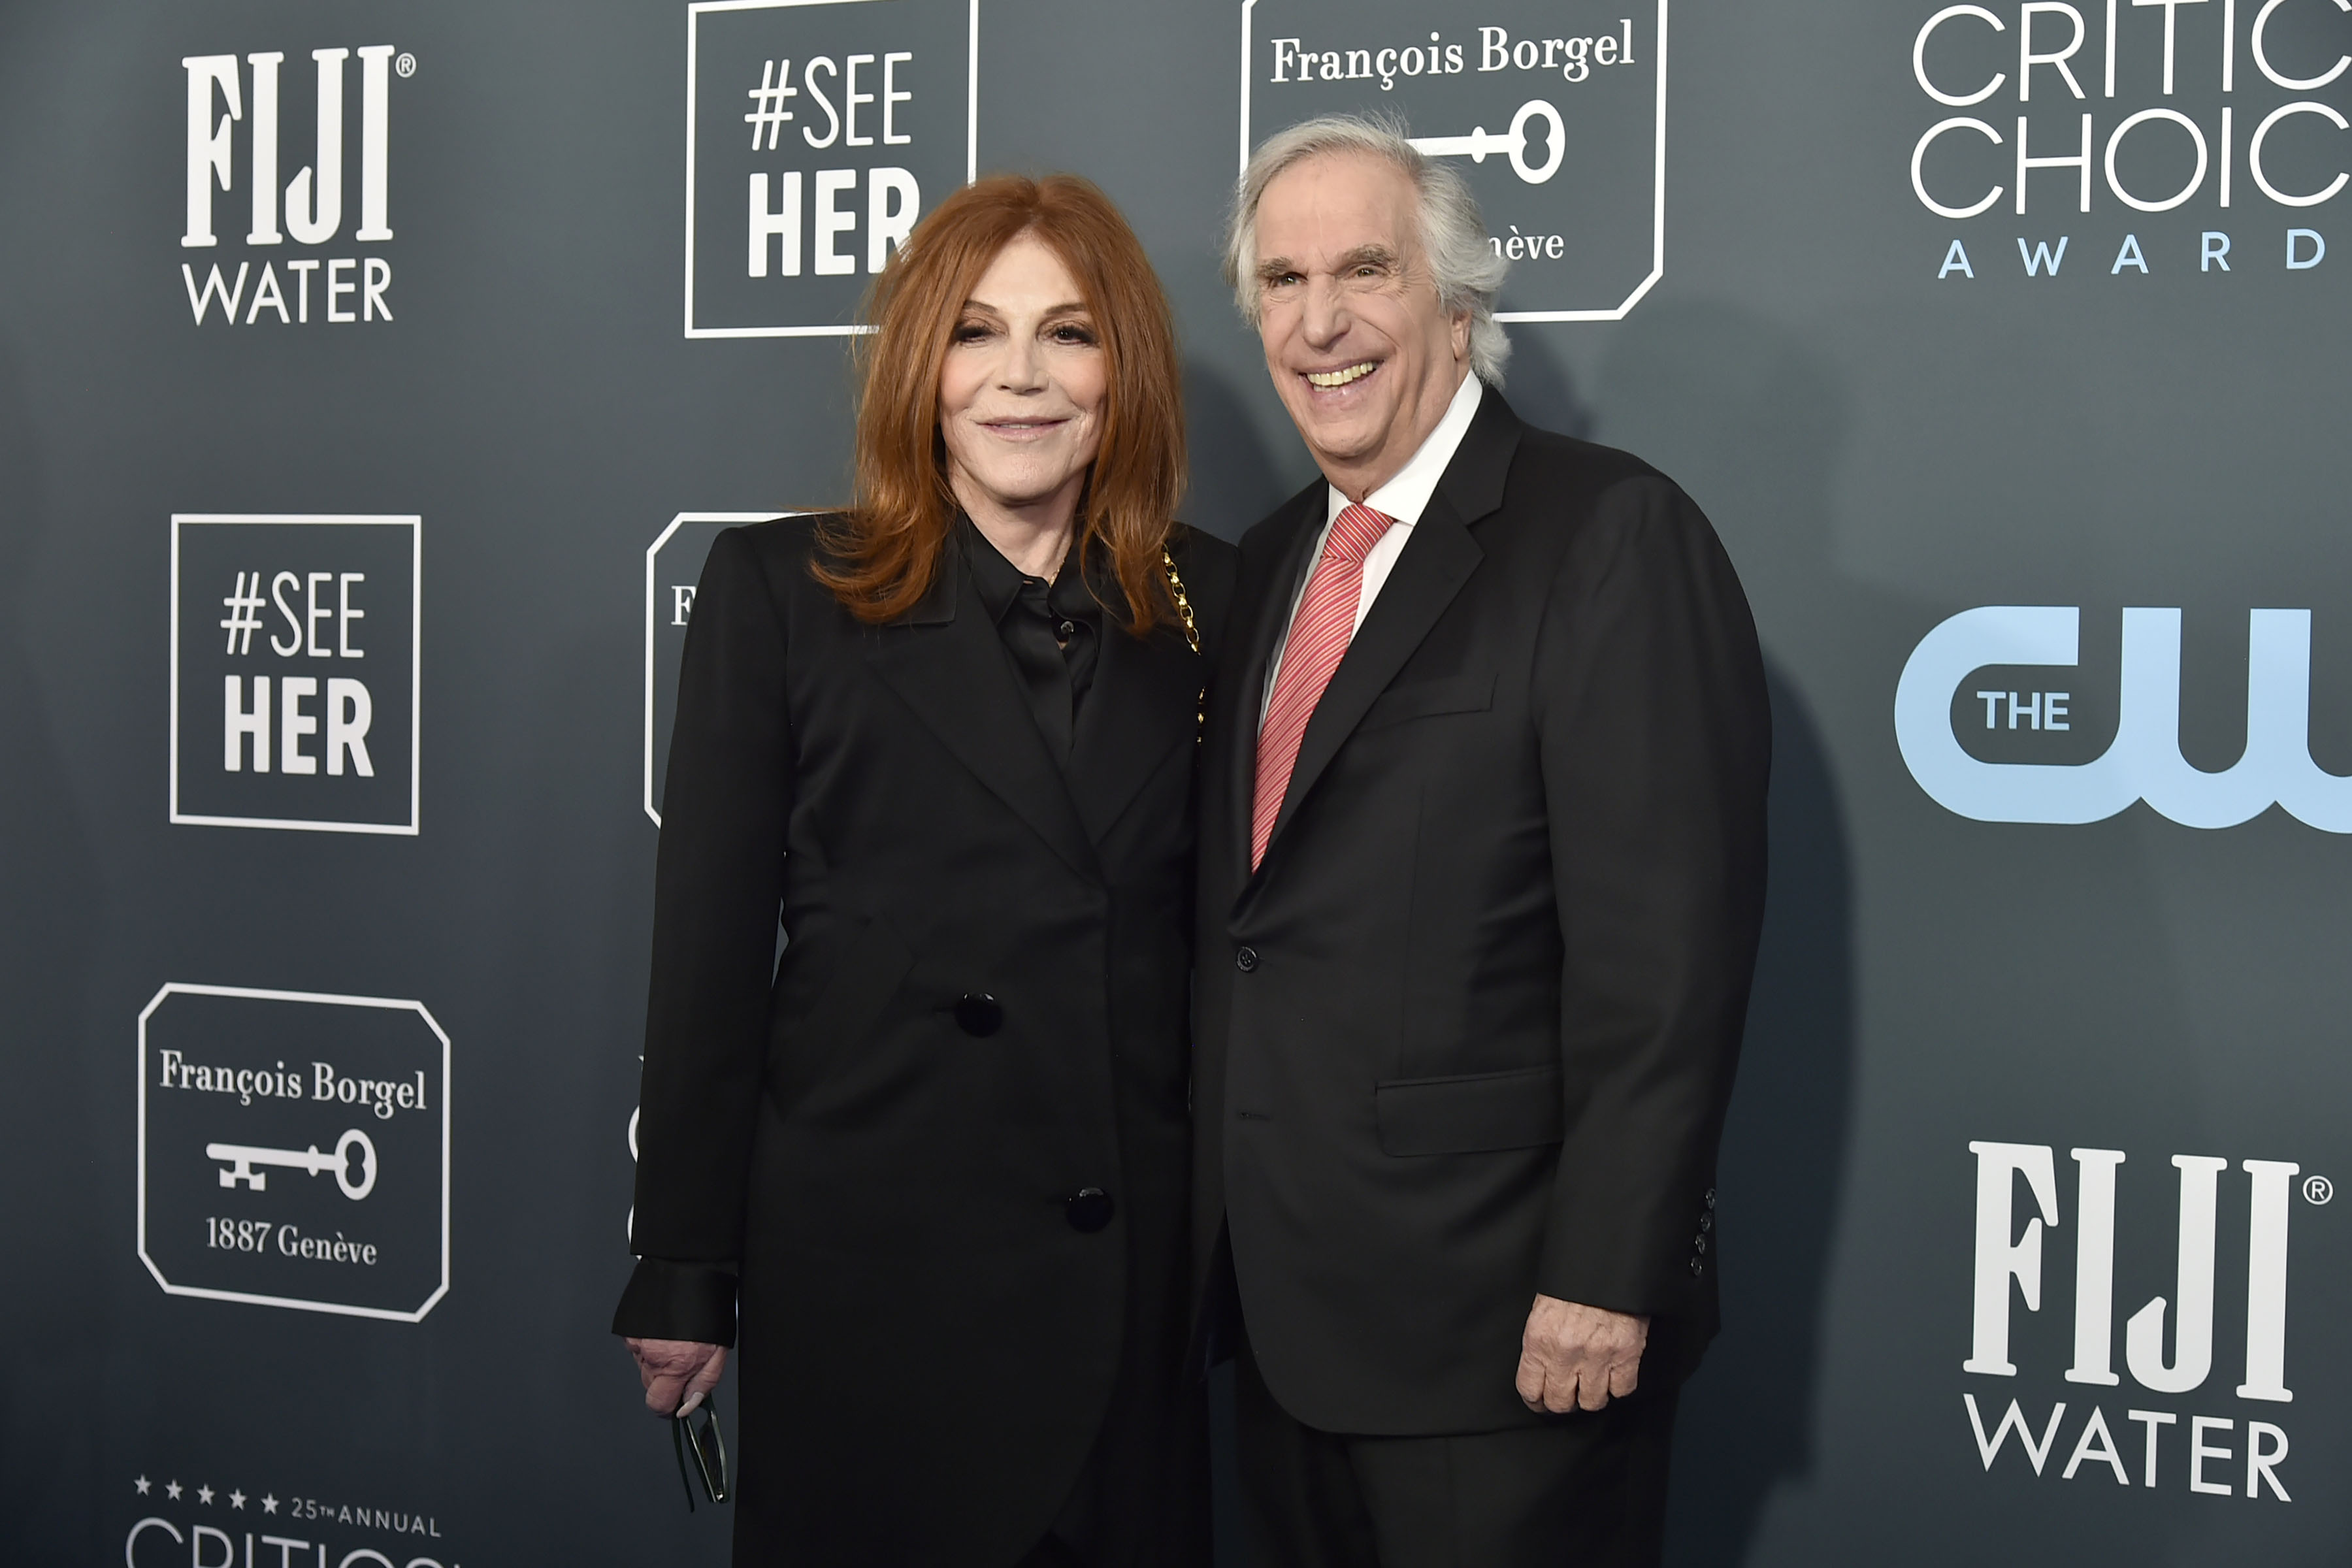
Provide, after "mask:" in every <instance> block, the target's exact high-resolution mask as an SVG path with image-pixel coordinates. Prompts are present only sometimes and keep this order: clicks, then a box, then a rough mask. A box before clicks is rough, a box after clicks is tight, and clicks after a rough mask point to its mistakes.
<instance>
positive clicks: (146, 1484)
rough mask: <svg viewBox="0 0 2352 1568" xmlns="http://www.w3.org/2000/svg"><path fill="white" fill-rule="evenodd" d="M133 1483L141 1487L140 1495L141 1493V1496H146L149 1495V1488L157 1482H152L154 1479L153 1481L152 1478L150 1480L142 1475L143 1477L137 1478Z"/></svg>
mask: <svg viewBox="0 0 2352 1568" xmlns="http://www.w3.org/2000/svg"><path fill="white" fill-rule="evenodd" d="M154 1484H155V1483H154V1482H152V1481H151V1480H149V1479H147V1478H146V1477H145V1476H142V1477H140V1478H139V1479H137V1480H135V1481H133V1482H131V1485H132V1486H134V1487H137V1488H138V1489H139V1495H140V1496H141V1497H145V1496H146V1495H147V1492H148V1489H150V1488H151V1487H152V1486H153V1485H154Z"/></svg>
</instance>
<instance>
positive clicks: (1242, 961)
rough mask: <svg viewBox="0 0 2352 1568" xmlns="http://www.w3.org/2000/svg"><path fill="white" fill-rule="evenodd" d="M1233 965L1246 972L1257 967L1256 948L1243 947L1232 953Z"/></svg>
mask: <svg viewBox="0 0 2352 1568" xmlns="http://www.w3.org/2000/svg"><path fill="white" fill-rule="evenodd" d="M1256 967H1257V949H1255V948H1254V947H1245V948H1244V949H1242V950H1241V951H1240V952H1237V953H1235V954H1234V968H1235V969H1238V970H1240V971H1241V972H1242V973H1244V974H1247V973H1249V972H1250V971H1251V970H1253V969H1255V968H1256Z"/></svg>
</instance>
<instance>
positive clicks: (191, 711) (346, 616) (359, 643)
mask: <svg viewBox="0 0 2352 1568" xmlns="http://www.w3.org/2000/svg"><path fill="white" fill-rule="evenodd" d="M423 552H424V524H423V523H422V522H421V521H419V520H418V519H416V518H415V517H365V516H339V515H334V514H319V515H312V514H292V515H212V514H203V515H199V514H182V515H178V516H175V517H173V519H172V721H171V749H172V764H171V786H172V789H171V815H172V820H173V822H175V823H195V824H201V825H205V826H218V827H287V828H307V829H315V830H324V831H331V832H342V833H394V834H409V835H413V834H415V832H416V830H417V815H416V814H417V781H418V769H417V741H418V726H419V721H420V712H419V708H418V681H417V673H418V663H419V656H418V647H419V638H418V633H419V630H420V626H421V623H420V621H419V605H418V597H417V591H416V585H417V578H418V574H419V571H420V569H421V566H422V563H423Z"/></svg>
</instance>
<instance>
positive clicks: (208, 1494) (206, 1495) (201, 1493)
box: [196, 1487, 213, 1503]
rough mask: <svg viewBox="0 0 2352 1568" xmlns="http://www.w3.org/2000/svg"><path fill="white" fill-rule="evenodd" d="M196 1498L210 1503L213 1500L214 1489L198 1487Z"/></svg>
mask: <svg viewBox="0 0 2352 1568" xmlns="http://www.w3.org/2000/svg"><path fill="white" fill-rule="evenodd" d="M196 1500H197V1501H198V1502H202V1503H209V1502H210V1501H212V1500H213V1489H212V1488H210V1487H198V1488H197V1489H196Z"/></svg>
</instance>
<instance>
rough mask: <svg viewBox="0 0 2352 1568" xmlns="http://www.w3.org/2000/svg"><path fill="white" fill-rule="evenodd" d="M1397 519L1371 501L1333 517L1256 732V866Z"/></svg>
mask: <svg viewBox="0 0 2352 1568" xmlns="http://www.w3.org/2000/svg"><path fill="white" fill-rule="evenodd" d="M1395 521H1396V520H1395V519H1394V518H1392V517H1390V516H1388V515H1386V514H1385V513H1382V512H1377V511H1374V510H1372V509H1371V508H1370V507H1368V506H1350V507H1349V508H1347V509H1346V510H1343V511H1341V512H1340V513H1339V516H1338V517H1337V518H1335V519H1334V520H1333V521H1332V523H1331V531H1330V533H1329V535H1328V537H1327V538H1326V539H1325V540H1324V542H1323V554H1322V556H1321V557H1320V558H1319V559H1318V561H1317V562H1316V563H1315V572H1314V574H1313V575H1312V576H1310V577H1308V578H1307V592H1306V594H1305V595H1302V596H1301V597H1300V598H1299V601H1298V610H1297V614H1296V615H1294V616H1291V619H1290V636H1289V637H1288V638H1287V640H1286V641H1285V643H1284V644H1283V649H1282V668H1281V669H1280V670H1279V671H1278V672H1277V673H1276V676H1275V679H1274V696H1273V698H1272V699H1271V700H1268V702H1267V703H1266V709H1265V722H1264V723H1263V724H1261V725H1259V726H1258V732H1257V795H1256V799H1255V803H1254V805H1253V808H1252V811H1251V816H1250V869H1251V870H1253V871H1255V870H1256V869H1257V868H1258V863H1259V862H1260V861H1262V860H1264V859H1265V845H1266V840H1267V839H1269V838H1271V837H1274V820H1275V818H1276V817H1277V816H1281V815H1282V796H1283V792H1284V791H1286V790H1287V789H1288V788H1289V787H1290V771H1291V769H1292V768H1294V767H1296V766H1297V763H1298V743H1299V742H1301V741H1302V740H1304V739H1306V736H1307V720H1309V719H1311V718H1313V717H1314V716H1315V705H1316V704H1317V703H1318V702H1320V701H1321V700H1323V689H1324V688H1325V687H1327V686H1328V685H1330V684H1331V676H1332V672H1333V671H1335V670H1337V669H1338V668H1339V659H1340V658H1341V656H1342V655H1344V654H1345V653H1346V652H1347V651H1348V643H1349V639H1350V638H1352V637H1354V636H1355V635H1356V606H1357V605H1358V604H1359V603H1360V601H1361V600H1362V598H1363V593H1364V557H1365V556H1367V555H1369V554H1370V553H1371V552H1372V546H1373V545H1375V544H1378V543H1379V542H1381V537H1382V536H1383V535H1385V534H1386V533H1387V532H1388V531H1389V529H1390V527H1391V525H1392V524H1393V523H1394V522H1395Z"/></svg>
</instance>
